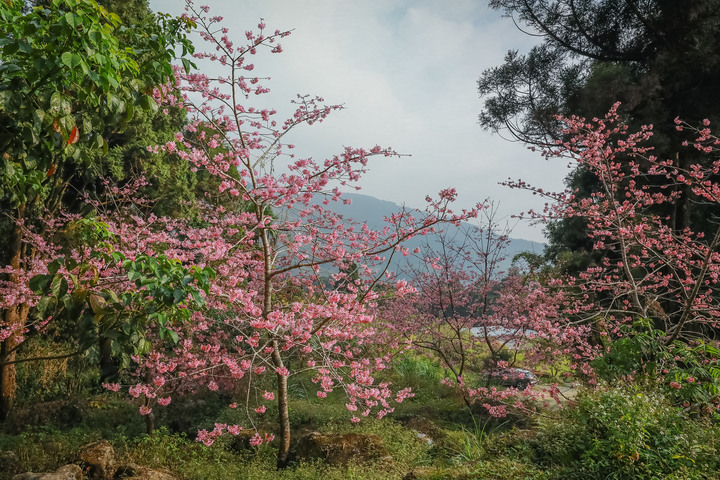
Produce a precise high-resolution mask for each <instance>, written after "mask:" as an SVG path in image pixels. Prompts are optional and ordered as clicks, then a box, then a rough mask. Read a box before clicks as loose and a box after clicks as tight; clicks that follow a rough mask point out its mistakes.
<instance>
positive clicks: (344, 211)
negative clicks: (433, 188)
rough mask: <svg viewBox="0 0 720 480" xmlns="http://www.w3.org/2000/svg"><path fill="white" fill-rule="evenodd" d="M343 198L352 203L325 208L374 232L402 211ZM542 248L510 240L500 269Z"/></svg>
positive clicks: (367, 199) (414, 242)
mask: <svg viewBox="0 0 720 480" xmlns="http://www.w3.org/2000/svg"><path fill="white" fill-rule="evenodd" d="M343 197H344V198H348V199H350V200H351V201H352V203H351V204H349V205H346V204H343V203H342V202H337V203H331V204H330V205H328V206H327V207H326V208H328V209H330V210H332V211H334V212H335V213H338V214H340V215H342V216H343V217H345V218H351V219H353V220H355V221H356V222H359V223H367V225H368V227H370V228H372V229H374V230H380V229H382V228H383V227H385V226H386V225H387V223H386V222H385V221H384V220H383V218H384V217H389V216H391V215H392V214H394V213H397V212H399V211H400V210H401V209H402V207H401V206H400V205H397V204H396V203H393V202H388V201H386V200H379V199H377V198H375V197H371V196H369V195H362V194H359V193H343ZM418 215H420V212H418ZM462 228H474V227H473V226H472V225H471V224H468V223H465V224H464V225H463V227H462ZM443 229H444V230H446V231H447V232H448V234H449V235H453V234H454V233H456V232H457V230H458V227H455V226H444V227H443ZM428 238H432V237H425V236H418V237H415V238H412V239H411V240H409V241H408V242H406V243H405V246H406V247H408V248H409V249H410V250H411V251H412V250H414V249H415V247H422V245H423V244H424V242H425V241H426V240H427V239H428ZM544 248H545V245H544V244H542V243H539V242H533V241H530V240H523V239H520V238H511V239H510V243H509V245H508V247H507V249H506V252H505V253H506V256H505V260H504V261H503V262H502V263H501V269H503V270H507V268H508V267H509V266H510V264H511V262H512V259H513V257H514V256H515V255H516V254H518V253H520V252H525V251H530V252H534V253H542V252H543V249H544ZM409 258H410V257H399V259H400V260H401V261H402V262H405V261H407V260H408V259H409ZM416 261H418V262H419V261H421V260H420V259H417V260H416ZM393 264H394V265H392V267H394V268H393V269H394V270H396V271H397V268H398V266H399V264H398V262H397V260H396V261H394V262H393Z"/></svg>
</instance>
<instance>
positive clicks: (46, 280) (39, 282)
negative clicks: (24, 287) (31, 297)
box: [28, 275, 53, 294]
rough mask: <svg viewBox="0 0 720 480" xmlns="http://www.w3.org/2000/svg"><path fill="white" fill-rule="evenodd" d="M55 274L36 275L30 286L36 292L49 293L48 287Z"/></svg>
mask: <svg viewBox="0 0 720 480" xmlns="http://www.w3.org/2000/svg"><path fill="white" fill-rule="evenodd" d="M52 280H53V275H35V276H34V277H32V278H31V279H30V282H29V283H28V286H29V287H30V290H32V291H33V292H34V293H36V294H43V293H47V289H48V287H49V286H50V284H51V283H52Z"/></svg>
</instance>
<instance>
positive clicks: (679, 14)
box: [478, 0, 720, 270]
mask: <svg viewBox="0 0 720 480" xmlns="http://www.w3.org/2000/svg"><path fill="white" fill-rule="evenodd" d="M490 6H491V7H492V8H494V9H496V10H500V11H502V12H503V13H504V14H505V15H506V16H509V17H512V18H513V19H515V21H516V22H519V23H522V24H524V25H526V26H528V27H529V28H531V29H532V30H534V31H536V32H537V33H538V34H539V35H540V36H542V38H543V41H542V43H541V44H540V45H538V46H536V47H534V48H532V49H531V50H530V52H528V53H527V54H525V55H521V54H520V53H519V52H517V51H511V52H509V53H508V54H507V56H506V58H505V63H504V64H503V65H501V66H499V67H495V68H492V69H489V70H486V71H485V72H483V75H482V77H481V78H480V81H479V84H478V85H479V91H480V94H481V96H483V97H484V99H485V105H484V109H483V111H482V112H481V114H480V124H481V125H482V126H483V128H485V129H488V130H491V131H494V132H498V131H501V130H503V131H509V132H510V133H511V135H512V136H513V137H514V138H515V139H517V140H520V141H523V142H526V143H529V144H536V145H538V144H539V145H544V144H548V143H552V142H554V141H555V140H557V139H558V134H557V131H558V130H557V127H558V125H557V121H556V119H555V115H558V114H562V115H573V114H574V115H580V116H585V117H588V118H593V117H601V116H603V115H604V113H605V112H607V111H608V110H609V108H610V107H611V105H612V104H613V103H614V102H616V101H620V102H622V106H621V109H620V111H621V113H622V115H623V116H624V118H625V120H626V121H627V123H628V124H630V126H631V128H637V127H639V126H640V125H643V124H654V126H655V135H654V137H653V140H652V145H653V147H654V148H655V151H654V152H653V153H654V154H655V155H657V156H660V157H664V158H674V159H676V161H677V165H678V166H679V167H684V166H686V165H689V164H690V163H693V162H697V161H702V159H701V158H699V153H698V154H693V153H692V152H688V151H687V150H681V143H682V141H683V140H685V139H686V138H684V137H681V136H680V135H679V134H678V133H677V132H676V131H675V129H674V126H675V125H674V123H673V119H674V118H675V117H677V116H679V117H681V118H683V119H684V120H686V121H689V122H691V123H694V122H699V121H700V120H701V119H703V118H709V119H711V120H712V119H720V41H719V40H720V8H718V7H720V2H719V1H717V0H688V1H685V2H676V1H672V0H493V1H491V2H490ZM681 151H682V153H680V152H681ZM567 184H568V185H569V186H571V187H576V188H578V195H586V194H589V193H591V192H592V191H593V189H596V188H598V182H597V179H594V178H593V177H592V174H590V173H589V172H587V171H585V170H581V169H578V170H575V171H573V172H572V173H571V174H570V175H569V177H568V179H567ZM678 188H679V187H678ZM664 208H665V212H664V213H666V214H667V215H671V216H672V217H673V224H674V226H675V228H676V230H682V229H683V228H685V227H693V228H694V229H697V230H705V229H706V228H707V227H708V220H709V219H711V218H713V217H714V216H715V215H716V213H717V212H714V211H709V210H708V209H707V208H705V207H703V206H702V205H698V204H696V203H695V199H694V198H693V196H692V194H691V193H690V192H689V191H682V192H681V195H680V198H679V199H678V201H677V202H676V203H675V205H674V206H672V207H664ZM547 234H548V238H549V240H550V247H549V248H548V251H547V253H548V255H549V256H550V257H551V258H552V259H553V260H557V259H559V258H560V257H564V258H567V256H568V254H567V253H562V252H567V251H571V252H578V251H587V249H588V248H589V246H590V245H591V244H592V243H591V242H589V240H588V239H587V235H586V233H585V231H584V227H583V225H582V222H580V221H579V220H577V219H564V220H560V221H559V222H557V223H554V224H552V225H550V226H549V227H548V230H547ZM590 261H592V260H591V259H589V258H587V257H586V258H585V259H584V260H581V259H580V258H579V257H577V256H576V257H575V259H574V260H573V262H571V264H569V265H568V266H569V267H570V268H571V269H573V270H574V269H575V268H580V267H581V266H582V265H587V264H588V263H589V262H590Z"/></svg>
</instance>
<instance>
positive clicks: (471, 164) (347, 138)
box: [150, 0, 568, 241]
mask: <svg viewBox="0 0 720 480" xmlns="http://www.w3.org/2000/svg"><path fill="white" fill-rule="evenodd" d="M197 4H198V5H202V4H208V5H209V6H210V8H211V11H210V13H211V14H212V15H221V16H223V17H225V20H226V26H227V27H228V28H229V29H230V33H229V35H230V37H231V38H235V39H237V42H236V43H239V44H241V43H243V42H244V40H245V36H244V32H245V31H246V30H249V29H255V26H256V24H257V23H258V20H259V19H260V18H261V17H262V18H264V19H265V23H266V24H267V27H268V31H271V32H272V31H274V30H275V29H280V30H289V29H293V34H292V35H290V36H289V37H286V38H284V39H283V40H282V42H281V43H282V45H283V49H284V53H282V54H280V55H271V54H269V53H265V52H263V54H262V55H258V56H257V57H256V58H253V63H254V64H255V70H254V71H253V74H257V75H261V76H265V75H267V76H270V77H271V81H270V82H269V83H268V84H267V85H268V86H269V87H270V89H271V93H270V94H269V95H270V96H271V100H272V104H273V106H277V107H278V110H280V111H282V110H281V109H280V108H279V107H281V106H282V105H287V104H288V103H289V101H290V100H291V99H292V98H294V97H295V94H297V93H303V94H306V93H307V94H312V95H319V96H322V97H324V98H325V100H326V102H327V103H342V104H344V105H345V107H346V109H345V110H343V111H341V112H337V113H334V114H333V115H331V117H329V118H328V119H327V120H326V121H325V122H324V123H322V124H320V125H316V126H312V127H309V128H305V129H303V130H302V131H299V133H297V134H296V135H295V136H294V137H293V142H294V143H295V144H296V145H297V147H298V150H297V151H296V152H295V153H299V154H302V155H303V156H312V157H315V158H321V157H322V158H324V157H327V156H330V155H332V154H334V153H338V152H340V151H341V150H342V148H343V146H354V147H372V146H373V145H376V144H378V145H381V146H383V147H385V146H388V147H393V148H394V149H395V150H396V151H398V152H400V153H405V154H410V155H411V156H410V157H403V158H401V159H380V158H378V159H374V160H373V161H371V164H370V171H369V173H368V175H367V176H366V177H365V178H364V179H363V180H362V182H361V186H362V187H363V188H362V190H361V191H360V192H359V193H364V194H367V195H372V196H374V197H377V198H380V199H382V200H389V201H392V202H395V203H398V204H405V205H407V206H409V207H415V208H421V207H423V206H424V198H425V195H427V194H436V193H437V192H438V191H439V190H441V189H443V188H447V187H455V188H457V190H458V192H459V201H458V203H457V206H459V207H465V208H467V207H470V206H471V205H473V204H474V203H477V202H479V201H482V200H484V199H485V198H490V199H491V200H494V201H495V202H497V203H499V204H500V213H501V214H502V215H503V216H507V217H508V218H509V217H510V215H513V214H517V213H519V212H521V211H526V210H528V209H530V208H535V209H540V208H541V207H542V205H543V202H542V201H541V200H540V199H539V198H537V197H534V196H532V195H530V194H527V193H523V192H518V191H514V190H509V189H508V188H506V187H503V186H500V185H498V182H501V181H503V180H506V179H507V178H508V177H512V178H514V179H516V178H522V179H523V180H526V181H529V182H531V183H534V184H537V185H538V186H542V187H543V188H545V189H561V188H562V179H563V177H564V176H565V175H566V174H567V172H568V170H567V167H566V166H565V165H563V164H561V163H559V162H547V161H546V160H544V159H543V158H541V157H540V156H539V155H538V154H537V153H532V152H530V151H528V150H527V149H526V148H525V147H524V146H523V145H521V144H518V143H512V142H509V141H507V140H504V139H503V138H501V137H500V136H498V135H491V134H490V133H488V132H485V131H483V130H482V129H481V128H480V126H479V125H478V120H477V118H478V113H479V112H480V110H481V109H482V100H481V99H480V98H479V97H478V94H477V80H478V78H479V77H480V74H481V73H482V71H483V70H484V69H486V68H490V67H493V66H497V65H500V64H501V63H502V61H503V57H504V55H505V53H506V52H507V51H508V50H510V49H519V50H520V51H527V50H528V49H529V48H530V46H531V45H532V42H533V41H534V40H533V38H531V37H529V36H527V35H524V34H522V33H521V32H519V31H518V30H516V29H515V26H514V25H513V23H512V21H511V20H509V19H507V18H501V17H500V15H499V14H498V13H497V12H494V11H492V10H490V9H489V8H488V7H487V2H485V1H482V0H363V1H359V0H307V1H300V0H261V1H260V0H256V1H243V0H204V1H203V0H198V2H197ZM183 6H184V2H183V1H182V0H150V7H151V8H152V10H153V11H156V12H166V13H172V14H180V13H182V11H183ZM541 230H542V229H541V227H539V226H535V227H532V226H530V225H528V224H523V223H520V224H518V225H517V226H516V227H515V230H514V232H513V234H512V236H513V237H517V238H525V239H528V240H536V241H542V240H543V236H542V231H541Z"/></svg>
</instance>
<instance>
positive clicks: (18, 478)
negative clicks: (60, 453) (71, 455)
mask: <svg viewBox="0 0 720 480" xmlns="http://www.w3.org/2000/svg"><path fill="white" fill-rule="evenodd" d="M82 476H83V475H82V469H81V468H80V467H78V466H77V465H65V466H63V467H60V468H58V469H57V470H55V471H54V472H52V473H32V472H27V473H21V474H20V475H15V476H14V477H12V478H13V480H80V479H81V478H82Z"/></svg>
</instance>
